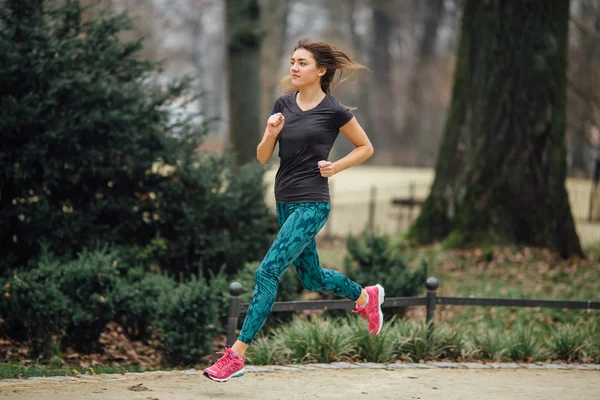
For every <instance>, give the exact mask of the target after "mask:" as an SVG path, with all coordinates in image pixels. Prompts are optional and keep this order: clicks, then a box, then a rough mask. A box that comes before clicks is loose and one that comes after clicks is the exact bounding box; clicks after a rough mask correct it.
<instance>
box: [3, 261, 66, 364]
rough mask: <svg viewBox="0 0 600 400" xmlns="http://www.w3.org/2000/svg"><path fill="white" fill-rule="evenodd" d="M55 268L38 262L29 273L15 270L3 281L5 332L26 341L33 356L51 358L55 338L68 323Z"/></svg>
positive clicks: (63, 295) (64, 301) (11, 336)
mask: <svg viewBox="0 0 600 400" xmlns="http://www.w3.org/2000/svg"><path fill="white" fill-rule="evenodd" d="M55 273H56V269H55V266H54V265H50V264H48V263H41V264H40V266H39V267H38V268H35V269H31V270H21V269H19V270H16V271H14V273H13V275H12V277H11V278H9V279H7V280H5V281H4V282H3V285H2V286H3V288H4V295H3V296H2V298H1V299H0V310H1V312H0V314H1V316H2V319H3V331H4V333H5V334H6V335H7V336H8V337H10V338H12V339H15V340H18V341H28V342H29V343H30V349H29V350H30V352H31V355H32V356H33V357H37V356H42V357H44V358H48V357H50V356H51V349H52V347H53V345H54V340H55V338H54V337H55V336H58V337H60V336H62V335H63V334H64V331H65V327H66V325H67V323H68V321H69V312H70V308H69V305H70V304H69V303H70V302H69V298H68V297H67V296H66V295H65V294H64V293H63V292H62V290H61V287H60V283H59V282H58V281H57V279H56V277H55Z"/></svg>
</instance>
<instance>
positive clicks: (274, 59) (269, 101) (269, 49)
mask: <svg viewBox="0 0 600 400" xmlns="http://www.w3.org/2000/svg"><path fill="white" fill-rule="evenodd" d="M265 9H267V10H271V11H270V13H269V14H268V15H264V14H265V13H263V21H264V22H263V24H264V25H265V26H267V27H268V30H267V32H266V35H265V39H264V42H263V43H264V46H263V47H262V55H261V59H262V82H263V88H262V100H261V104H262V107H261V109H262V112H261V116H262V120H263V121H264V123H266V119H267V115H268V113H269V112H270V111H271V107H272V105H273V102H274V100H275V99H274V97H275V96H276V95H277V93H276V89H277V87H278V86H279V81H280V78H282V77H283V76H281V73H280V68H281V59H282V56H283V55H284V54H283V53H284V52H285V50H286V49H285V48H284V46H285V43H286V37H287V30H288V15H289V12H290V0H281V1H279V0H266V1H265ZM291 55H292V49H289V56H291Z"/></svg>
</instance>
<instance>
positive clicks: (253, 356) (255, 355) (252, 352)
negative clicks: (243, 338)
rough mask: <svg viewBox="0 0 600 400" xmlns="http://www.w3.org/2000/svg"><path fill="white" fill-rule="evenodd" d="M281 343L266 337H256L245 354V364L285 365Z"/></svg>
mask: <svg viewBox="0 0 600 400" xmlns="http://www.w3.org/2000/svg"><path fill="white" fill-rule="evenodd" d="M284 354H285V352H284V351H283V348H282V345H281V341H280V340H273V339H271V338H270V337H269V336H267V335H260V336H258V337H257V338H256V339H255V340H254V341H253V342H252V345H251V346H250V347H248V352H247V353H246V362H247V363H248V364H251V365H276V364H282V363H285V361H284V357H283V355H284Z"/></svg>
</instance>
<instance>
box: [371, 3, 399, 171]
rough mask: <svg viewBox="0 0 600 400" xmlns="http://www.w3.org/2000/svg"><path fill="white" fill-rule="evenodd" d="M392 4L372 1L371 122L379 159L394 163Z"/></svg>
mask: <svg viewBox="0 0 600 400" xmlns="http://www.w3.org/2000/svg"><path fill="white" fill-rule="evenodd" d="M389 4H390V2H389V0H371V7H372V10H373V24H372V27H373V38H372V40H373V44H372V45H371V57H370V66H371V69H372V71H373V80H372V88H371V91H370V102H371V118H372V119H373V129H374V135H373V145H374V146H375V147H376V148H377V149H378V150H377V153H378V159H379V160H380V161H383V162H384V163H386V164H391V163H393V158H394V156H393V153H394V152H393V148H392V146H393V144H394V137H395V136H396V126H395V124H394V112H395V97H394V93H393V82H392V55H391V54H390V44H391V39H392V37H391V36H392V21H391V20H390V15H391V13H390V10H388V6H389Z"/></svg>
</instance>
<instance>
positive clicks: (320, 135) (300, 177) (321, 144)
mask: <svg viewBox="0 0 600 400" xmlns="http://www.w3.org/2000/svg"><path fill="white" fill-rule="evenodd" d="M297 93H298V92H293V93H289V94H286V95H283V96H280V97H279V98H277V100H275V104H273V110H272V111H271V115H272V114H275V113H278V112H280V113H282V114H283V115H284V117H285V124H284V126H283V129H282V130H281V132H280V133H279V136H278V138H277V140H278V142H279V158H280V163H279V170H278V171H277V175H276V176H275V201H277V202H280V203H300V202H328V201H329V185H328V180H327V178H325V177H322V176H321V173H320V171H319V166H318V164H317V163H318V162H319V161H321V160H327V158H328V157H329V152H330V151H331V148H332V147H333V144H334V142H335V140H336V139H337V136H338V134H339V131H340V128H341V127H342V126H344V125H345V124H346V123H348V122H349V121H350V120H351V119H352V118H353V116H354V115H353V114H352V112H351V111H350V110H349V109H348V108H347V107H345V106H344V105H342V104H341V103H340V102H338V101H337V100H336V99H335V97H333V96H331V95H329V94H327V95H325V98H324V99H323V100H322V101H321V102H320V103H319V104H318V105H317V106H316V107H314V108H312V109H310V110H307V111H302V110H301V109H300V107H298V104H297V103H296V95H297Z"/></svg>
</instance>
